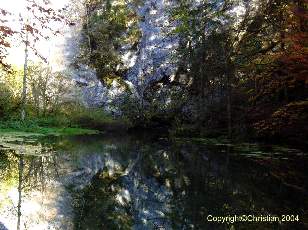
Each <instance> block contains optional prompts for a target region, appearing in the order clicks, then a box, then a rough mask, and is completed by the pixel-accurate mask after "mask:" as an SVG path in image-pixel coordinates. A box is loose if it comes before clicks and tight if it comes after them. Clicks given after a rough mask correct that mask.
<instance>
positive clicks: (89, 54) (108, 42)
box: [79, 0, 141, 82]
mask: <svg viewBox="0 0 308 230" xmlns="http://www.w3.org/2000/svg"><path fill="white" fill-rule="evenodd" d="M135 4H139V3H138V2H136V3H135ZM137 23H138V17H137V14H136V13H135V12H134V10H133V9H132V8H130V7H129V6H128V5H127V3H126V2H125V1H122V0H111V1H98V2H97V1H91V2H90V3H89V5H88V6H87V15H86V16H85V19H84V29H83V32H84V34H85V36H86V39H84V42H83V49H82V50H81V53H80V57H79V61H80V62H82V63H86V64H88V65H90V66H91V67H93V68H94V69H95V70H96V72H97V74H98V76H99V78H100V79H101V80H103V81H105V82H107V81H108V80H109V79H113V78H117V77H119V75H121V73H122V72H123V71H125V68H124V66H123V63H122V61H121V58H120V53H119V50H118V49H119V48H120V47H121V46H123V45H136V43H137V42H138V41H139V38H140V36H141V34H140V31H139V29H138V26H137Z"/></svg>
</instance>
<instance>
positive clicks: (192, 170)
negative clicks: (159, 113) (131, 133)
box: [0, 136, 307, 230]
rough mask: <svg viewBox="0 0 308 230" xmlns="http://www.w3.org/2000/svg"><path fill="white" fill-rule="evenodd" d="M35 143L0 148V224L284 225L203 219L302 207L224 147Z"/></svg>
mask: <svg viewBox="0 0 308 230" xmlns="http://www.w3.org/2000/svg"><path fill="white" fill-rule="evenodd" d="M44 146H46V144H42V145H41V150H40V152H38V151H36V153H35V154H30V153H28V154H22V155H21V154H20V153H18V152H17V151H16V150H1V152H0V168H1V174H0V179H1V182H0V183H1V189H0V194H1V197H0V201H1V205H0V222H2V223H3V224H4V225H5V226H6V227H7V228H8V229H16V223H17V220H18V219H19V218H18V217H19V216H20V229H137V230H138V229H232V228H236V229H237V228H238V227H243V228H244V229H245V228H246V229H247V228H249V229H260V227H261V229H273V228H279V227H282V228H283V229H284V228H286V229H288V228H289V227H290V226H291V225H288V224H285V223H284V224H283V225H282V224H279V223H255V224H251V223H249V224H247V223H234V224H223V225H222V224H220V225H219V224H215V223H211V222H208V221H207V220H206V218H207V216H208V215H209V214H211V215H217V216H228V215H235V214H236V215H241V214H255V215H261V214H263V215H266V214H272V215H279V214H284V213H286V212H288V213H291V212H292V213H298V214H299V215H304V214H305V211H307V204H306V203H304V202H301V201H303V200H305V195H306V194H307V193H305V192H304V193H296V196H293V197H292V198H290V197H289V198H288V196H286V195H287V194H288V192H289V190H288V189H286V188H284V184H283V183H281V182H277V180H276V181H275V183H273V178H272V177H270V175H271V172H270V171H269V169H268V168H266V167H264V166H263V165H260V164H257V163H256V161H253V160H250V159H247V158H243V157H239V156H237V155H234V150H232V148H230V147H229V146H218V147H217V146H213V145H201V144H196V143H190V142H176V143H168V142H167V141H163V140H160V141H158V140H156V141H152V140H151V141H150V142H149V141H141V139H140V138H133V137H122V138H121V137H117V138H110V137H99V136H97V137H78V138H63V139H57V140H54V141H53V143H52V149H51V148H47V147H44ZM278 188H279V190H278ZM282 188H284V189H282ZM270 191H275V192H274V193H271V192H270ZM292 191H293V190H292ZM293 193H294V191H293ZM19 195H21V196H19ZM19 197H21V198H22V199H18V198H19ZM18 204H21V206H20V211H21V215H18V207H19V205H18ZM0 226H1V225H0ZM302 228H303V224H294V223H293V225H292V229H302ZM0 229H1V227H0Z"/></svg>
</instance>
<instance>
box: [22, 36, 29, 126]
mask: <svg viewBox="0 0 308 230" xmlns="http://www.w3.org/2000/svg"><path fill="white" fill-rule="evenodd" d="M25 46H26V47H25V62H24V76H23V83H22V105H21V120H25V118H26V100H27V74H28V46H29V35H28V31H27V32H26V41H25Z"/></svg>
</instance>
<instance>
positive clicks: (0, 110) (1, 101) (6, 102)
mask: <svg viewBox="0 0 308 230" xmlns="http://www.w3.org/2000/svg"><path fill="white" fill-rule="evenodd" d="M14 107H15V102H14V95H13V92H12V91H11V90H10V89H9V87H8V86H7V85H6V84H4V83H0V117H7V116H9V114H10V113H12V112H13V110H14Z"/></svg>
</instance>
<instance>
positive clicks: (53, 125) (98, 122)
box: [0, 108, 128, 136]
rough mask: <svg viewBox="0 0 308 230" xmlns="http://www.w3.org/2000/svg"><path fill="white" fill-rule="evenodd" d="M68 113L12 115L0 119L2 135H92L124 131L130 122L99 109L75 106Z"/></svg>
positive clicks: (0, 133)
mask: <svg viewBox="0 0 308 230" xmlns="http://www.w3.org/2000/svg"><path fill="white" fill-rule="evenodd" d="M67 111H69V112H67V113H58V114H47V115H44V116H40V117H37V116H34V115H32V116H30V115H29V116H28V117H27V119H26V120H24V121H21V120H20V119H19V118H18V117H14V116H12V117H11V118H9V119H0V135H4V133H10V134H11V135H15V134H18V135H23V136H27V135H30V134H31V135H44V136H62V135H91V134H98V133H101V132H107V131H116V130H118V131H123V130H125V129H127V127H128V122H126V121H124V120H120V119H114V118H113V117H112V116H111V115H108V114H106V113H105V112H103V111H101V110H98V109H81V108H79V109H78V110H77V109H76V108H73V109H71V110H67Z"/></svg>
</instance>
